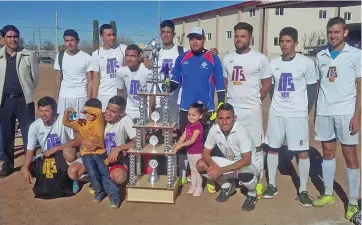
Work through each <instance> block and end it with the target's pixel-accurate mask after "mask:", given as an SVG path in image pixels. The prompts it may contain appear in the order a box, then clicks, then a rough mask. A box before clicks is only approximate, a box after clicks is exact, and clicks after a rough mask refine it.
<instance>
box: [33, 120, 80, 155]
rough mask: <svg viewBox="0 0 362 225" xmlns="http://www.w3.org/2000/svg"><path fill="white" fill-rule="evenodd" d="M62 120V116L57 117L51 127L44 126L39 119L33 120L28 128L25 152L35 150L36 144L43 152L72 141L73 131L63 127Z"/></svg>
mask: <svg viewBox="0 0 362 225" xmlns="http://www.w3.org/2000/svg"><path fill="white" fill-rule="evenodd" d="M62 120H63V115H57V119H56V120H55V122H54V123H53V125H51V126H45V125H44V123H43V121H42V120H41V118H38V119H37V120H35V121H34V122H33V123H32V124H31V125H30V127H29V131H28V146H27V150H35V147H36V144H37V142H39V144H40V147H41V148H42V150H43V152H45V151H47V150H49V149H51V148H53V147H55V146H57V145H64V144H66V143H67V142H68V141H70V140H72V139H74V133H73V130H72V129H71V128H68V127H65V126H64V125H63V123H62Z"/></svg>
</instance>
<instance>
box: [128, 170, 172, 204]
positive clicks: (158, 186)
mask: <svg viewBox="0 0 362 225" xmlns="http://www.w3.org/2000/svg"><path fill="white" fill-rule="evenodd" d="M177 193H178V178H175V179H174V181H173V184H172V186H171V187H170V188H168V187H167V176H166V175H160V179H159V180H158V181H157V183H155V184H150V183H149V182H148V175H142V176H141V178H140V179H139V180H138V181H137V183H136V184H135V185H134V186H130V185H127V201H128V202H149V203H168V204H174V203H175V201H176V198H177Z"/></svg>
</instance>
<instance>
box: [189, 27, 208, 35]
mask: <svg viewBox="0 0 362 225" xmlns="http://www.w3.org/2000/svg"><path fill="white" fill-rule="evenodd" d="M191 34H195V35H200V36H203V37H205V32H204V30H203V29H202V28H201V27H192V28H191V29H190V31H189V34H188V35H187V37H189V36H190V35H191Z"/></svg>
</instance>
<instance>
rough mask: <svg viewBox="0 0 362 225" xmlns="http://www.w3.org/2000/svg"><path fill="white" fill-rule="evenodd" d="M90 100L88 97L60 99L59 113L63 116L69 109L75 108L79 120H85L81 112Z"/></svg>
mask: <svg viewBox="0 0 362 225" xmlns="http://www.w3.org/2000/svg"><path fill="white" fill-rule="evenodd" d="M87 100H88V97H81V98H63V97H59V99H58V113H59V114H63V113H64V111H65V110H66V109H67V108H70V107H72V108H74V110H75V111H76V112H77V113H78V117H79V118H84V115H83V114H82V113H81V110H82V108H83V106H84V104H85V103H86V101H87Z"/></svg>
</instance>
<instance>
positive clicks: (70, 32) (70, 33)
mask: <svg viewBox="0 0 362 225" xmlns="http://www.w3.org/2000/svg"><path fill="white" fill-rule="evenodd" d="M65 36H69V37H74V39H75V40H77V41H79V35H78V32H77V31H75V30H73V29H68V30H66V31H64V34H63V38H64V37H65Z"/></svg>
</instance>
